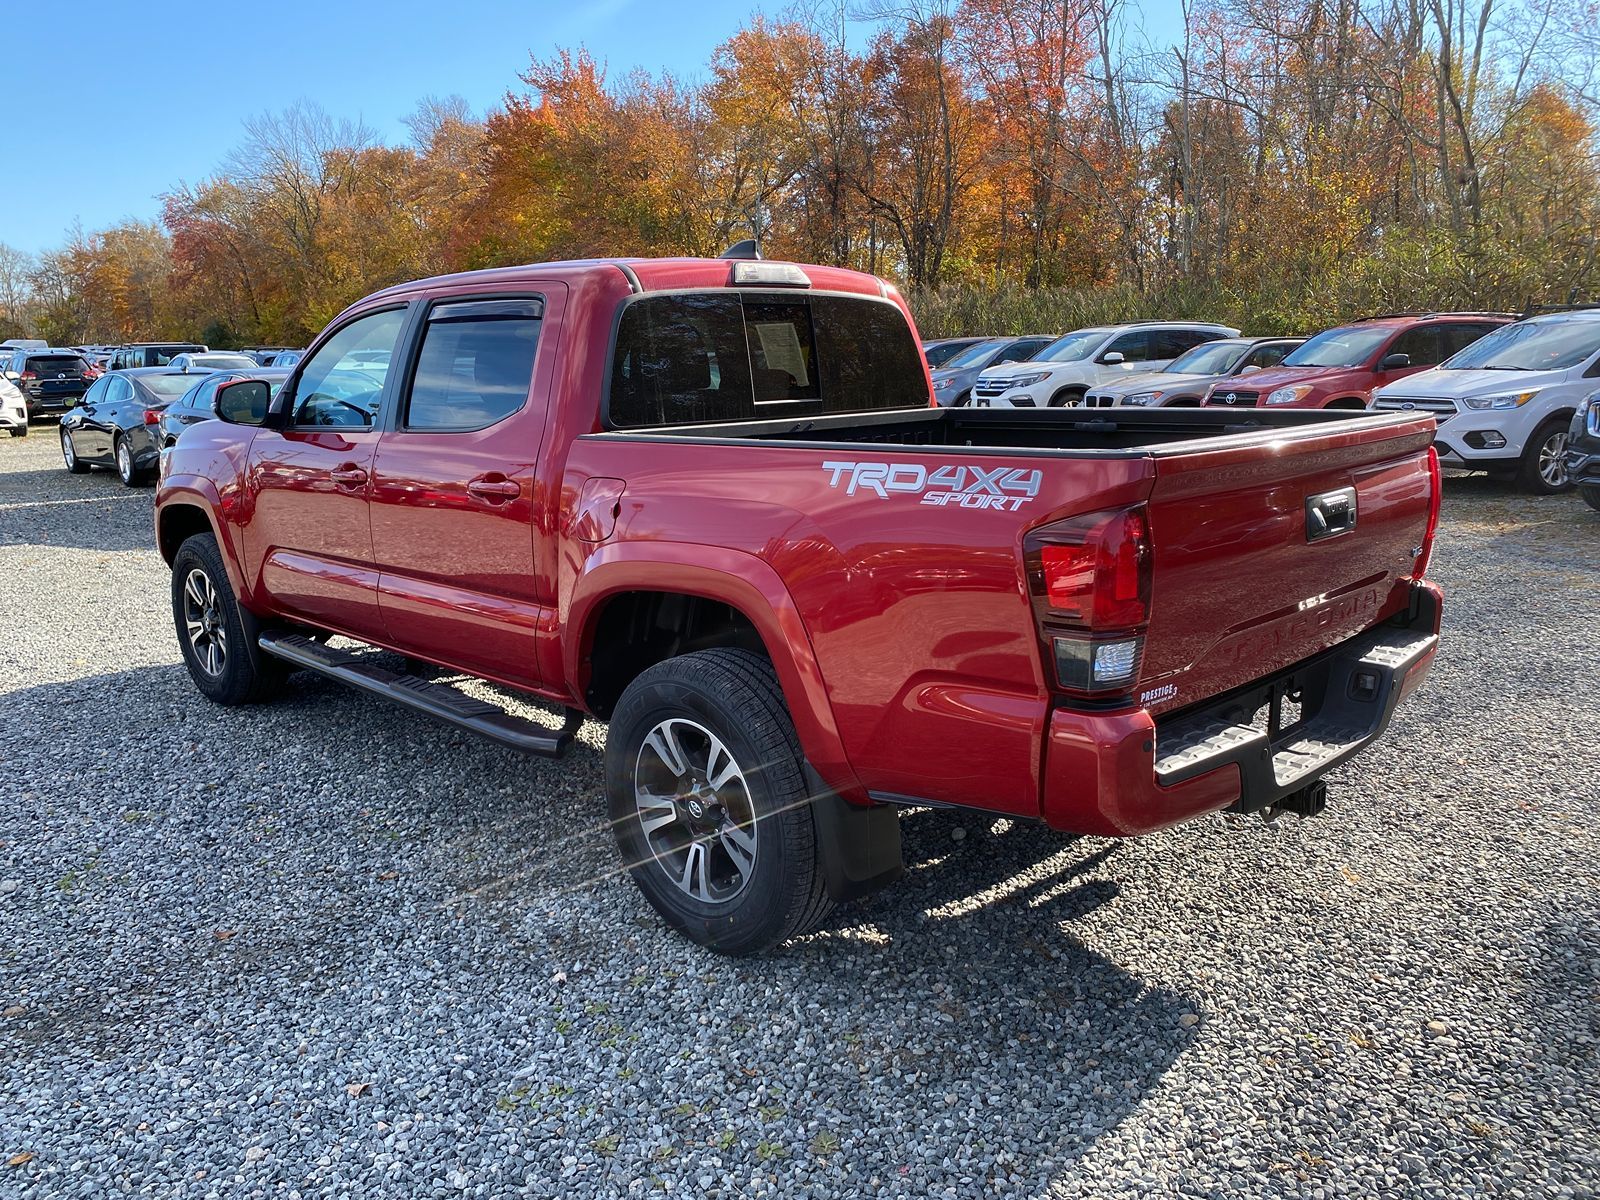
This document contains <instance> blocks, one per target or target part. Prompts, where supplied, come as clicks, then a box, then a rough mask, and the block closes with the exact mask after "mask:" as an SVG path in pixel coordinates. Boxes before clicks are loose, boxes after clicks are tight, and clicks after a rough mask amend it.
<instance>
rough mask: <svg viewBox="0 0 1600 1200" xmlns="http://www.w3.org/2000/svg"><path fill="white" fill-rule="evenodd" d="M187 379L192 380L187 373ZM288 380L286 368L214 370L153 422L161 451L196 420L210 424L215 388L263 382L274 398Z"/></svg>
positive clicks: (213, 412)
mask: <svg viewBox="0 0 1600 1200" xmlns="http://www.w3.org/2000/svg"><path fill="white" fill-rule="evenodd" d="M189 378H190V380H193V379H194V376H193V375H192V374H191V375H190V376H189ZM287 378H289V370H288V368H287V367H285V368H283V369H282V370H280V369H278V368H277V367H257V368H255V369H254V370H253V371H214V372H212V373H211V374H210V375H207V376H205V377H204V378H202V379H201V380H200V381H199V382H198V383H194V384H193V386H192V387H190V388H189V390H188V391H187V392H185V393H184V394H183V395H182V396H180V397H179V398H178V399H177V400H175V401H174V402H173V403H171V404H169V405H167V407H166V408H165V409H163V410H162V412H161V417H160V420H159V421H157V423H156V430H157V432H156V441H157V444H158V446H159V448H160V449H162V450H165V449H166V448H167V447H168V446H170V445H172V443H173V442H175V441H177V440H178V435H179V434H180V433H182V432H183V431H184V430H185V429H187V428H188V427H189V426H191V425H194V424H197V423H198V422H200V421H210V420H212V419H214V418H215V417H216V415H217V388H218V387H220V386H221V385H222V384H224V383H229V382H231V381H233V380H235V379H264V380H266V382H267V386H268V387H270V388H271V389H272V394H273V395H274V396H276V395H277V394H278V389H279V388H281V387H282V386H283V381H284V380H285V379H287Z"/></svg>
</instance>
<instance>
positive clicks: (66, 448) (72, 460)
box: [61, 429, 89, 475]
mask: <svg viewBox="0 0 1600 1200" xmlns="http://www.w3.org/2000/svg"><path fill="white" fill-rule="evenodd" d="M61 458H62V460H63V461H64V462H65V463H66V464H67V474H69V475H87V474H88V473H89V464H88V463H86V462H84V461H83V459H81V458H79V457H78V452H77V451H76V450H74V449H73V448H72V437H71V435H70V434H68V433H67V431H66V430H65V429H63V430H62V431H61Z"/></svg>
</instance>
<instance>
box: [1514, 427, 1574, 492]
mask: <svg viewBox="0 0 1600 1200" xmlns="http://www.w3.org/2000/svg"><path fill="white" fill-rule="evenodd" d="M1567 426H1568V423H1567V422H1566V421H1565V420H1563V419H1561V418H1560V417H1556V418H1553V419H1551V420H1549V421H1546V422H1545V423H1544V424H1543V425H1541V426H1539V428H1538V429H1537V430H1535V431H1534V434H1533V437H1531V438H1529V439H1528V445H1527V448H1526V449H1525V450H1523V452H1522V461H1521V462H1520V463H1518V464H1517V483H1518V485H1519V486H1520V487H1521V488H1522V490H1523V491H1526V492H1532V493H1533V494H1534V495H1536V496H1553V495H1555V494H1556V493H1557V492H1564V491H1566V490H1567V489H1568V488H1569V487H1571V486H1572V480H1571V479H1569V478H1568V476H1567Z"/></svg>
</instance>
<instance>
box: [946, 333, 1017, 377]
mask: <svg viewBox="0 0 1600 1200" xmlns="http://www.w3.org/2000/svg"><path fill="white" fill-rule="evenodd" d="M1004 344H1005V343H1003V342H1000V341H998V340H996V341H993V342H979V343H978V344H977V345H976V346H968V347H967V348H966V349H965V350H963V351H962V352H961V353H960V354H958V355H956V356H955V357H954V358H952V359H947V360H946V362H945V364H944V366H943V367H941V368H940V370H943V371H960V370H963V369H965V368H967V367H976V366H979V365H981V364H982V363H983V361H984V360H985V359H987V358H988V357H989V356H990V355H991V354H993V353H994V352H995V351H996V350H998V349H1000V347H1001V346H1002V345H1004Z"/></svg>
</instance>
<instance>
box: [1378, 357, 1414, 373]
mask: <svg viewBox="0 0 1600 1200" xmlns="http://www.w3.org/2000/svg"><path fill="white" fill-rule="evenodd" d="M1410 365H1411V355H1409V354H1388V355H1385V356H1384V359H1383V361H1382V362H1381V363H1379V364H1378V370H1380V371H1399V370H1403V369H1404V368H1406V367H1409V366H1410Z"/></svg>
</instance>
